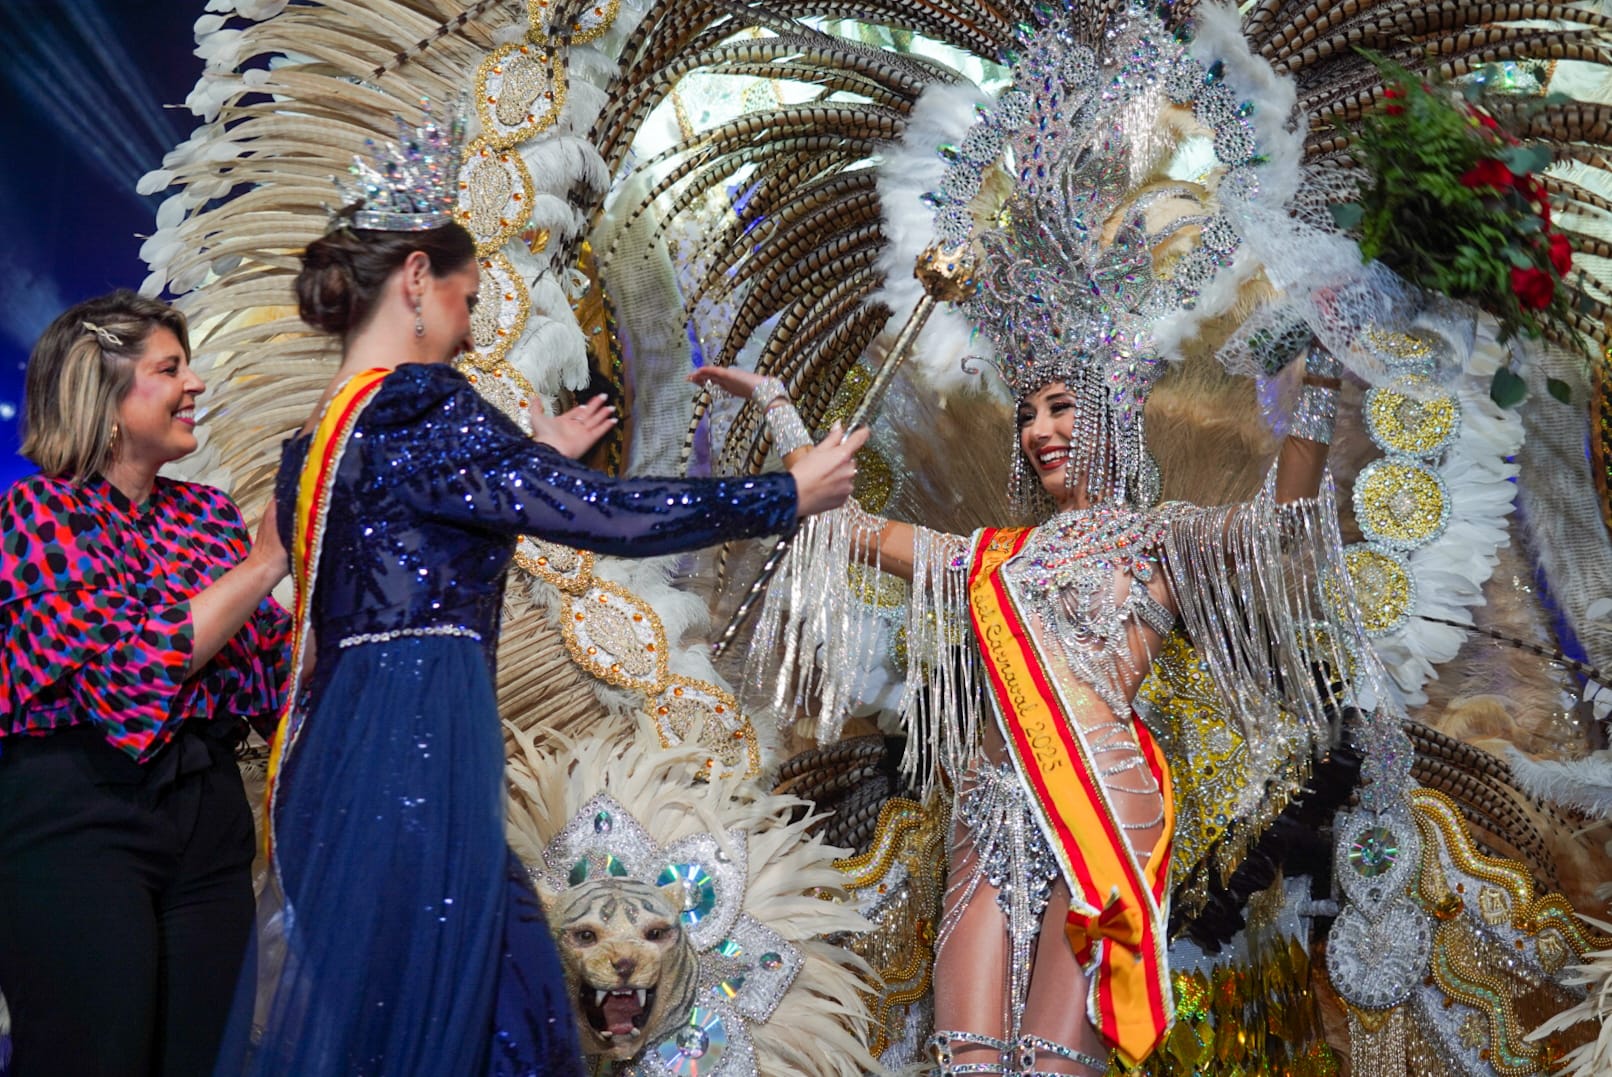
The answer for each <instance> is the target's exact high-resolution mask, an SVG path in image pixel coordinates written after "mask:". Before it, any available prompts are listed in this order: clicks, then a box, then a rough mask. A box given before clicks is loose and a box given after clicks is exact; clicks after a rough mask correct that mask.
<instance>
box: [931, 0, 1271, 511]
mask: <svg viewBox="0 0 1612 1077" xmlns="http://www.w3.org/2000/svg"><path fill="white" fill-rule="evenodd" d="M1104 54H1105V55H1106V56H1107V57H1110V58H1111V59H1110V61H1109V62H1108V63H1107V64H1106V65H1100V64H1099V62H1098V59H1097V54H1096V53H1095V52H1094V51H1093V50H1092V49H1091V48H1089V47H1088V46H1086V45H1084V44H1080V43H1078V42H1077V41H1076V40H1075V37H1074V33H1073V31H1072V29H1071V21H1070V17H1069V16H1068V15H1067V14H1063V13H1057V14H1054V15H1051V16H1049V19H1048V21H1047V22H1046V23H1045V24H1044V25H1042V26H1041V27H1040V28H1039V29H1037V30H1034V31H1033V32H1031V33H1030V34H1028V35H1027V37H1026V40H1025V43H1024V48H1023V51H1022V53H1021V54H1020V58H1019V59H1018V61H1017V63H1016V64H1015V65H1014V68H1013V76H1014V83H1013V86H1012V88H1011V89H1009V90H1007V91H1005V92H1004V93H1003V94H1002V96H1001V97H1000V98H999V99H998V100H997V101H996V103H995V104H994V106H993V107H991V108H990V109H988V110H986V111H984V112H983V114H982V116H981V118H980V120H979V122H978V123H976V125H975V126H974V128H973V129H972V130H971V131H970V132H969V133H968V136H967V137H966V138H965V139H964V140H963V142H962V144H961V145H960V146H959V147H958V148H957V149H956V150H955V151H953V152H952V153H950V154H949V156H951V157H952V163H951V165H950V166H949V168H948V169H947V172H946V175H945V178H944V180H943V181H942V183H941V185H940V187H939V189H938V190H937V191H934V192H931V194H930V195H929V196H928V198H929V201H930V202H931V203H932V204H934V205H935V206H936V207H937V212H936V217H935V232H936V239H937V242H938V244H939V245H940V246H941V247H944V248H956V247H964V246H967V247H969V248H971V250H972V253H973V256H974V259H975V262H976V278H975V279H976V285H977V291H976V292H975V293H974V295H973V296H972V297H971V298H969V299H968V300H966V301H964V303H963V304H962V309H963V312H964V313H965V314H966V315H967V316H968V318H969V320H970V321H971V322H973V323H974V324H975V325H976V326H977V327H978V328H979V330H980V332H981V334H982V335H983V336H984V338H985V339H986V340H988V341H989V342H990V344H991V346H992V349H993V350H994V353H995V354H994V356H992V357H990V358H983V357H982V361H984V362H986V363H988V364H989V365H990V366H992V367H994V368H995V369H996V371H997V373H998V374H999V375H1000V376H1001V378H1002V380H1003V382H1004V383H1005V384H1006V385H1007V387H1008V388H1009V390H1010V391H1011V392H1012V393H1013V395H1014V396H1015V397H1016V398H1017V399H1019V400H1023V399H1024V398H1025V397H1027V396H1029V395H1030V394H1032V393H1034V392H1036V391H1037V390H1038V389H1041V388H1042V387H1044V386H1046V385H1048V384H1049V383H1052V382H1063V383H1065V384H1066V385H1067V386H1068V387H1069V388H1070V389H1071V390H1072V391H1073V393H1074V394H1075V396H1076V398H1077V399H1078V400H1079V410H1078V413H1077V416H1076V424H1075V430H1074V435H1073V438H1072V446H1071V448H1072V450H1073V452H1072V454H1071V457H1070V465H1069V467H1070V470H1069V475H1070V476H1071V481H1072V480H1073V479H1075V478H1078V477H1082V476H1083V477H1084V481H1085V484H1086V487H1087V489H1088V491H1089V492H1090V493H1091V494H1093V495H1094V496H1098V497H1100V498H1105V499H1112V500H1116V501H1120V502H1127V503H1136V504H1140V505H1147V504H1151V503H1152V502H1153V501H1155V500H1156V499H1157V496H1158V469H1157V466H1156V465H1155V464H1154V462H1153V460H1152V457H1151V456H1150V454H1149V453H1148V451H1147V446H1146V441H1145V436H1144V426H1143V405H1144V404H1145V402H1146V400H1147V395H1148V392H1149V391H1150V390H1151V389H1152V387H1153V385H1154V383H1155V382H1156V381H1157V380H1158V378H1159V376H1160V375H1161V374H1162V373H1163V372H1164V369H1165V365H1166V360H1165V358H1164V356H1162V355H1161V354H1160V351H1159V349H1158V348H1157V347H1156V346H1155V343H1154V338H1153V333H1152V326H1153V324H1154V323H1155V322H1157V321H1158V320H1159V319H1161V318H1165V317H1168V316H1170V315H1174V314H1178V313H1180V312H1181V311H1183V310H1186V309H1190V308H1191V307H1192V306H1193V305H1194V304H1195V303H1196V301H1197V298H1198V296H1199V293H1200V292H1201V291H1202V290H1203V289H1204V288H1205V287H1206V286H1207V285H1208V284H1209V282H1210V281H1211V279H1212V278H1213V277H1214V276H1215V274H1216V272H1217V271H1218V270H1219V269H1220V268H1221V267H1223V266H1225V265H1227V264H1229V262H1230V261H1231V259H1232V256H1233V255H1234V253H1235V251H1236V249H1237V247H1238V243H1239V237H1238V234H1237V230H1236V229H1235V228H1234V227H1232V225H1231V223H1230V221H1229V220H1228V219H1227V216H1226V214H1225V213H1224V212H1219V211H1217V209H1216V208H1215V207H1214V206H1212V205H1209V204H1207V203H1208V202H1209V201H1210V199H1209V198H1208V192H1207V191H1206V189H1205V187H1204V186H1202V185H1201V184H1200V183H1198V182H1193V181H1192V180H1190V179H1188V178H1186V175H1182V176H1180V177H1179V178H1178V177H1177V176H1176V175H1175V174H1176V173H1187V174H1190V175H1192V176H1203V175H1205V174H1207V173H1209V172H1210V170H1216V171H1217V172H1220V173H1223V178H1222V179H1221V181H1220V183H1219V185H1218V188H1219V189H1218V190H1217V191H1216V196H1217V198H1221V199H1225V198H1232V199H1235V198H1239V197H1252V196H1253V195H1254V194H1256V193H1257V190H1258V187H1259V184H1258V181H1257V175H1256V169H1257V168H1258V166H1259V165H1260V164H1261V163H1263V159H1262V158H1261V157H1259V156H1258V143H1257V139H1256V137H1255V131H1254V126H1253V123H1252V120H1251V115H1252V112H1253V108H1252V106H1250V105H1247V104H1240V103H1239V102H1238V101H1237V100H1236V98H1235V97H1234V96H1233V95H1232V93H1231V91H1230V90H1228V89H1227V87H1226V86H1225V85H1224V82H1223V80H1222V78H1221V75H1220V72H1219V71H1218V70H1215V69H1209V68H1205V67H1204V65H1203V64H1202V63H1200V62H1199V61H1198V60H1197V59H1195V58H1194V57H1193V56H1192V54H1191V51H1190V49H1189V46H1188V43H1187V42H1186V41H1185V40H1184V39H1183V36H1182V35H1180V34H1178V33H1176V32H1174V31H1172V30H1170V29H1168V28H1167V27H1166V26H1165V25H1164V23H1163V22H1162V21H1161V20H1160V19H1159V18H1158V17H1157V16H1156V15H1154V14H1153V13H1152V12H1151V11H1148V10H1146V9H1143V8H1140V7H1135V8H1133V9H1132V10H1131V11H1130V13H1129V17H1128V19H1127V21H1126V22H1125V23H1123V24H1122V25H1121V26H1119V27H1117V28H1116V29H1114V30H1112V31H1111V32H1110V34H1109V41H1108V42H1107V43H1105V46H1104ZM1172 108H1173V109H1174V110H1175V111H1176V112H1177V113H1178V119H1179V121H1182V122H1180V123H1177V125H1176V126H1177V127H1178V128H1184V127H1186V126H1189V125H1190V126H1192V127H1194V128H1195V130H1194V131H1192V135H1191V136H1188V137H1187V138H1183V136H1182V135H1180V134H1179V133H1175V132H1171V131H1168V130H1165V126H1166V121H1165V116H1166V113H1167V112H1168V111H1170V110H1172ZM1192 136H1196V137H1192ZM1189 141H1191V142H1194V143H1195V144H1196V146H1195V148H1196V149H1197V151H1198V152H1197V153H1196V159H1195V160H1194V159H1191V158H1192V156H1193V155H1192V154H1191V153H1190V152H1188V151H1186V150H1184V149H1183V147H1186V146H1187V143H1188V142H1189ZM1188 160H1190V164H1188V163H1186V162H1187V161H1188ZM993 170H1000V171H1001V172H1003V173H1005V175H1006V176H1007V177H1008V178H1010V179H1011V181H1012V182H1011V194H1009V195H1008V197H1007V198H1006V199H1005V200H1004V201H1003V202H1002V204H1001V205H999V206H994V207H985V208H983V209H982V206H981V203H982V202H986V201H988V199H984V198H982V197H981V192H982V189H988V186H989V185H988V184H987V181H986V177H987V174H988V173H990V172H992V171H993ZM982 218H983V219H982ZM1161 248H1170V253H1169V254H1168V256H1166V257H1163V258H1159V257H1158V252H1159V250H1160V249H1161ZM1156 262H1157V264H1156ZM1027 485H1030V486H1033V483H1027V482H1026V477H1025V469H1024V462H1023V455H1022V453H1020V452H1019V451H1018V449H1017V445H1015V448H1014V472H1013V486H1014V490H1013V493H1014V495H1015V498H1016V500H1020V501H1021V504H1022V503H1023V497H1024V495H1025V493H1026V492H1027V491H1025V489H1024V488H1025V487H1026V486H1027ZM1035 489H1037V490H1038V488H1035Z"/></svg>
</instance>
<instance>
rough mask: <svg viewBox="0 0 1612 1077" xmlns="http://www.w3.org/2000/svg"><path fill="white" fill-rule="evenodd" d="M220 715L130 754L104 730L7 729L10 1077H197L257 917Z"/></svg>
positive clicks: (5, 948)
mask: <svg viewBox="0 0 1612 1077" xmlns="http://www.w3.org/2000/svg"><path fill="white" fill-rule="evenodd" d="M230 733H231V730H230V727H229V725H228V724H226V723H195V722H192V723H190V724H189V725H188V726H187V727H186V730H185V731H184V732H182V733H181V734H180V735H179V736H178V737H176V738H175V740H174V742H173V743H172V744H170V745H168V747H167V748H165V749H164V750H163V751H162V753H160V754H159V755H158V756H157V757H156V758H155V759H153V760H152V761H150V762H149V763H146V764H144V765H137V764H135V763H134V762H133V760H131V759H129V758H128V756H126V755H124V754H123V753H122V752H120V751H118V750H117V749H116V748H113V747H112V746H111V745H109V744H107V743H106V741H105V739H104V738H103V737H102V735H101V734H100V732H98V731H97V730H94V729H90V728H82V729H80V728H74V729H68V730H62V731H60V732H56V733H51V734H48V735H46V736H44V737H39V738H32V737H7V738H5V739H4V741H0V992H3V993H4V994H5V997H6V1002H7V1004H8V1005H9V1006H10V1008H11V1024H12V1046H13V1057H12V1073H11V1077H149V1075H162V1077H207V1075H209V1074H211V1073H212V1071H213V1058H214V1055H215V1054H216V1053H217V1051H218V1043H219V1038H220V1037H221V1036H222V1034H223V1029H224V1023H225V1021H226V1020H227V1018H228V1016H229V1008H230V1002H231V998H232V996H233V994H234V990H235V980H236V976H237V974H238V973H239V971H240V967H241V963H242V960H243V958H244V957H245V954H246V946H247V940H248V938H249V936H250V934H251V929H252V917H253V897H252V876H251V871H252V856H253V851H254V845H255V839H254V835H253V825H252V812H251V809H250V807H249V806H248V805H247V802H246V793H245V791H244V790H243V789H242V788H241V776H240V772H239V770H238V769H237V768H236V765H235V759H234V750H233V744H232V739H233V738H232V736H231V735H230Z"/></svg>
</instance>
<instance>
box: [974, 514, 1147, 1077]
mask: <svg viewBox="0 0 1612 1077" xmlns="http://www.w3.org/2000/svg"><path fill="white" fill-rule="evenodd" d="M1029 533H1030V532H1029V530H1028V529H1025V528H1004V529H1001V530H988V531H986V532H985V533H984V534H983V535H982V536H981V537H980V540H979V545H978V547H977V548H976V550H975V554H974V561H973V564H972V566H971V569H970V573H969V610H970V614H971V616H972V618H973V622H974V630H975V632H976V633H977V635H978V638H979V641H980V652H981V654H982V655H983V656H984V660H985V669H986V674H987V676H988V677H989V679H990V682H991V688H992V691H993V692H994V693H995V696H996V701H997V704H998V712H999V713H1000V714H1001V716H1002V722H1003V735H1004V736H1005V738H1006V739H1007V742H1008V746H1009V750H1010V752H1011V754H1012V756H1013V761H1014V765H1015V766H1016V767H1017V768H1018V771H1019V774H1020V776H1021V777H1022V778H1023V779H1024V781H1025V782H1027V783H1028V785H1029V788H1030V790H1031V792H1032V793H1033V794H1034V796H1033V799H1034V801H1035V802H1036V804H1037V810H1038V812H1039V814H1040V816H1041V820H1042V823H1043V830H1044V831H1045V832H1046V835H1047V838H1048V840H1049V844H1051V846H1052V848H1053V852H1054V854H1055V855H1056V856H1057V857H1058V862H1059V865H1060V867H1061V868H1062V870H1063V877H1064V880H1065V881H1066V882H1067V883H1068V884H1069V890H1070V894H1071V895H1072V899H1073V900H1072V901H1071V904H1070V911H1069V918H1068V921H1067V923H1066V924H1065V927H1064V933H1065V935H1066V936H1067V937H1068V939H1069V944H1070V945H1071V946H1072V947H1074V951H1075V956H1076V958H1077V959H1078V960H1079V961H1080V962H1081V964H1082V965H1083V966H1084V967H1085V969H1086V970H1087V973H1088V974H1089V975H1090V976H1091V994H1090V996H1089V998H1088V1001H1087V1013H1088V1016H1089V1017H1090V1018H1091V1022H1092V1024H1093V1025H1094V1026H1096V1028H1097V1031H1098V1032H1099V1033H1101V1034H1102V1037H1103V1039H1104V1040H1105V1041H1106V1042H1107V1043H1108V1044H1110V1045H1111V1046H1112V1047H1113V1048H1114V1049H1115V1050H1117V1051H1119V1053H1120V1055H1121V1056H1122V1057H1123V1058H1124V1059H1125V1060H1126V1061H1127V1062H1133V1063H1134V1062H1139V1061H1141V1060H1142V1059H1144V1058H1146V1057H1147V1056H1148V1055H1149V1054H1151V1053H1152V1051H1153V1049H1154V1048H1155V1047H1157V1046H1158V1044H1159V1043H1160V1042H1161V1041H1162V1040H1163V1038H1164V1034H1165V1033H1166V1032H1168V1031H1169V1028H1170V1024H1171V1022H1172V1021H1173V1019H1174V1003H1173V1002H1172V1000H1171V997H1170V988H1169V970H1168V968H1167V966H1166V964H1165V957H1164V947H1165V942H1166V940H1165V937H1164V933H1165V924H1164V911H1163V910H1164V891H1165V887H1166V886H1167V885H1168V879H1169V861H1170V834H1171V831H1172V828H1173V827H1174V825H1175V806H1174V804H1173V802H1172V800H1171V795H1170V777H1169V771H1168V768H1167V766H1166V763H1165V760H1164V753H1163V752H1162V751H1161V750H1160V749H1159V746H1158V744H1157V743H1156V742H1155V741H1154V739H1153V737H1152V736H1151V735H1150V734H1149V733H1148V731H1147V729H1146V728H1145V727H1144V726H1143V725H1142V724H1141V723H1140V722H1138V721H1136V719H1135V716H1134V715H1132V718H1131V720H1132V724H1133V727H1134V729H1135V732H1136V738H1137V741H1138V743H1139V744H1140V746H1141V749H1142V754H1143V756H1144V757H1145V758H1146V760H1147V762H1148V765H1149V766H1150V768H1151V769H1152V771H1153V775H1154V777H1155V778H1156V779H1157V780H1158V783H1159V788H1160V789H1162V790H1163V794H1164V829H1163V833H1162V834H1161V836H1160V838H1159V843H1158V846H1157V847H1156V848H1155V849H1154V850H1153V852H1152V855H1151V856H1150V857H1149V859H1148V861H1147V866H1146V868H1145V869H1144V868H1142V867H1139V866H1138V864H1137V861H1136V858H1135V857H1134V856H1133V855H1132V853H1131V850H1130V845H1129V843H1128V842H1127V841H1126V838H1125V832H1124V830H1123V829H1122V828H1121V826H1120V821H1119V820H1118V819H1117V818H1116V817H1115V816H1114V813H1113V811H1112V810H1111V809H1110V807H1109V804H1108V800H1107V797H1106V795H1105V794H1104V791H1103V788H1102V785H1101V783H1100V781H1099V779H1098V768H1097V767H1096V766H1095V765H1094V763H1093V761H1092V759H1091V758H1090V756H1089V755H1088V753H1087V749H1086V745H1085V743H1084V741H1083V740H1082V738H1081V737H1080V736H1079V734H1078V732H1077V729H1078V727H1079V723H1077V722H1076V721H1075V720H1074V717H1073V716H1072V714H1071V713H1070V712H1071V711H1075V710H1078V709H1080V708H1082V707H1084V706H1088V705H1090V706H1099V707H1100V706H1103V704H1102V703H1101V701H1099V700H1098V699H1097V698H1096V696H1095V695H1094V694H1092V693H1091V692H1090V691H1089V690H1082V691H1068V692H1066V693H1065V694H1060V692H1059V689H1058V687H1057V686H1056V685H1054V684H1053V683H1052V681H1051V678H1050V677H1049V675H1048V673H1047V670H1046V667H1045V664H1044V663H1043V661H1042V659H1041V657H1040V655H1039V654H1038V653H1037V651H1036V646H1035V641H1034V638H1033V636H1032V634H1031V632H1030V630H1029V628H1028V626H1027V624H1026V620H1025V617H1024V615H1023V613H1022V612H1021V611H1020V610H1019V609H1018V607H1017V606H1016V605H1015V603H1014V600H1013V596H1012V595H1011V594H1010V593H1009V591H1008V589H1007V586H1006V582H1005V581H1004V580H1003V578H1002V574H1001V572H1000V571H999V569H1000V568H1001V566H1002V564H1003V563H1004V562H1005V561H1007V560H1008V558H1010V557H1012V556H1013V555H1014V554H1016V553H1018V551H1019V550H1020V549H1021V548H1022V547H1023V545H1024V542H1025V540H1026V538H1028V536H1029ZM1066 695H1067V697H1068V698H1065V696H1066Z"/></svg>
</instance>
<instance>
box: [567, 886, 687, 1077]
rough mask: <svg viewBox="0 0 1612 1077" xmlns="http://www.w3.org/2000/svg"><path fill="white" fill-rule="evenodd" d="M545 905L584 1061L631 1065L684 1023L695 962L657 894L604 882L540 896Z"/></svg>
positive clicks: (674, 916) (673, 914)
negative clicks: (593, 1057) (605, 1060)
mask: <svg viewBox="0 0 1612 1077" xmlns="http://www.w3.org/2000/svg"><path fill="white" fill-rule="evenodd" d="M543 903H544V905H545V906H546V907H547V910H548V916H549V927H550V929H551V930H552V931H553V932H554V939H555V942H556V943H557V944H558V945H559V949H560V963H561V964H562V965H563V966H564V967H565V978H566V983H567V985H568V986H569V987H570V989H571V993H572V998H573V999H575V1002H576V1008H577V1026H578V1030H579V1032H580V1033H581V1039H582V1051H583V1053H584V1054H589V1055H605V1056H606V1057H608V1058H611V1059H616V1060H626V1059H630V1058H633V1057H635V1056H636V1055H637V1054H638V1053H639V1052H640V1051H642V1050H643V1049H644V1047H645V1046H646V1045H648V1044H651V1043H654V1042H656V1041H657V1040H659V1039H660V1038H662V1037H663V1036H665V1035H666V1034H667V1033H669V1032H671V1031H672V1030H673V1029H675V1028H676V1027H677V1026H678V1025H680V1024H681V1023H682V1022H683V1021H684V1020H685V1019H686V1018H687V1017H688V1012H689V1007H690V1006H691V1005H693V1002H694V993H695V979H696V976H697V973H698V958H697V955H696V953H695V950H694V945H693V943H692V942H691V941H690V940H689V937H688V933H687V932H686V931H685V930H684V928H683V922H682V919H681V918H680V917H679V915H678V912H677V910H676V909H675V908H674V907H673V906H672V904H671V903H670V902H669V901H668V900H667V898H666V895H665V894H663V893H662V892H661V891H660V890H658V889H656V888H655V887H653V886H651V885H649V884H648V883H644V882H640V881H638V880H636V879H625V878H619V877H610V878H605V879H600V880H598V881H593V882H586V883H583V884H582V885H580V886H575V887H572V888H570V889H568V890H564V891H561V892H560V893H558V894H545V895H544V897H543Z"/></svg>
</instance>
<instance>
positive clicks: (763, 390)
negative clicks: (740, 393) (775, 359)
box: [750, 377, 789, 408]
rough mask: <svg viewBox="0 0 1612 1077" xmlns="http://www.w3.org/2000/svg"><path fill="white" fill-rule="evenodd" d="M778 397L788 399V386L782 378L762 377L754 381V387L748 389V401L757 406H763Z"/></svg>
mask: <svg viewBox="0 0 1612 1077" xmlns="http://www.w3.org/2000/svg"><path fill="white" fill-rule="evenodd" d="M779 397H783V398H784V399H785V400H788V399H789V387H788V386H786V385H785V384H784V383H783V381H782V380H780V379H778V378H773V377H767V378H762V379H761V380H760V381H758V382H756V387H755V388H754V389H751V390H750V401H751V403H753V404H755V405H756V406H757V407H760V408H764V407H766V406H767V405H768V404H771V403H772V402H773V401H774V400H777V399H778V398H779Z"/></svg>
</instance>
